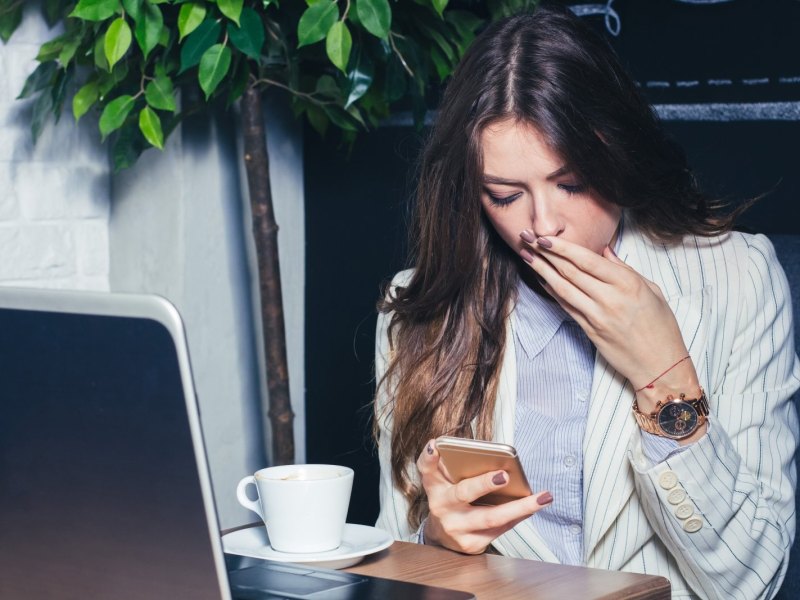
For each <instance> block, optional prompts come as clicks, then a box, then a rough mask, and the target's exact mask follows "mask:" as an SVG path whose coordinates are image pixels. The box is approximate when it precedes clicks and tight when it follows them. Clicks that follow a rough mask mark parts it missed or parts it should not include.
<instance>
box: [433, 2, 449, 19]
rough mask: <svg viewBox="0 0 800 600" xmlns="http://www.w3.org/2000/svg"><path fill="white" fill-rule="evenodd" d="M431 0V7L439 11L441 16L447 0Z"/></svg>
mask: <svg viewBox="0 0 800 600" xmlns="http://www.w3.org/2000/svg"><path fill="white" fill-rule="evenodd" d="M431 1H432V3H433V9H434V10H435V11H436V12H437V13H439V16H440V17H441V16H442V13H444V9H445V8H447V2H448V0H431Z"/></svg>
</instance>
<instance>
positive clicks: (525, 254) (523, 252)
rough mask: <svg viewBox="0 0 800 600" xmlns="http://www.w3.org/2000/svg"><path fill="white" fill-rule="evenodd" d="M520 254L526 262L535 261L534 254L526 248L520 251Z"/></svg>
mask: <svg viewBox="0 0 800 600" xmlns="http://www.w3.org/2000/svg"><path fill="white" fill-rule="evenodd" d="M519 255H520V256H521V257H522V260H524V261H525V262H526V263H532V262H533V254H531V253H530V252H528V251H527V250H525V248H523V249H522V250H520V251H519Z"/></svg>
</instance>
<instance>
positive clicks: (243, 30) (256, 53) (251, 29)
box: [228, 8, 264, 60]
mask: <svg viewBox="0 0 800 600" xmlns="http://www.w3.org/2000/svg"><path fill="white" fill-rule="evenodd" d="M241 23H242V25H241V27H228V35H229V36H230V38H231V42H232V43H233V45H234V46H236V47H237V48H238V49H239V50H241V51H242V52H243V53H244V54H246V55H247V56H249V57H250V58H254V59H256V60H258V58H259V57H260V56H261V48H263V47H264V23H262V22H261V17H259V16H258V13H257V12H256V11H254V10H253V9H252V8H245V9H244V10H242V18H241Z"/></svg>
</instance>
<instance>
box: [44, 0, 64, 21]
mask: <svg viewBox="0 0 800 600" xmlns="http://www.w3.org/2000/svg"><path fill="white" fill-rule="evenodd" d="M67 3H68V0H45V2H44V6H43V7H42V8H43V12H44V20H45V22H47V26H48V27H53V26H54V25H55V24H56V22H57V21H59V20H60V19H61V18H62V16H63V14H62V13H63V11H64V8H66V4H67Z"/></svg>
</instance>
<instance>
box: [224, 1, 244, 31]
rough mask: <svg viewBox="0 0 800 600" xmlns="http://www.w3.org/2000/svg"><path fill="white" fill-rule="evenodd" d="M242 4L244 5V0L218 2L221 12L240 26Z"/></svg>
mask: <svg viewBox="0 0 800 600" xmlns="http://www.w3.org/2000/svg"><path fill="white" fill-rule="evenodd" d="M242 4H244V0H217V6H218V7H219V12H221V13H222V14H223V15H225V16H226V17H228V18H229V19H230V20H231V21H233V22H234V23H236V24H237V25H239V17H240V16H241V14H242Z"/></svg>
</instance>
